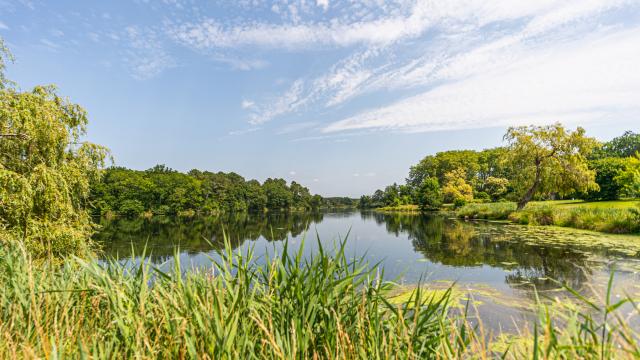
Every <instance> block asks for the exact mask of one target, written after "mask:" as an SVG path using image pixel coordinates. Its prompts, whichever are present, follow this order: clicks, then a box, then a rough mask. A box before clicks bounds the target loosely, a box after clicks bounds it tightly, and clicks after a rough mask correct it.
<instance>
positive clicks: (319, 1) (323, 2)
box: [316, 0, 329, 11]
mask: <svg viewBox="0 0 640 360" xmlns="http://www.w3.org/2000/svg"><path fill="white" fill-rule="evenodd" d="M316 5H317V6H320V7H321V8H322V9H323V10H324V11H327V9H328V8H329V0H316Z"/></svg>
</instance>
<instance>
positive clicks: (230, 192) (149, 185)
mask: <svg viewBox="0 0 640 360" xmlns="http://www.w3.org/2000/svg"><path fill="white" fill-rule="evenodd" d="M91 189H92V190H91V202H92V205H93V208H94V213H95V214H96V215H106V214H118V215H125V216H137V215H140V214H145V213H146V214H149V215H151V214H156V215H158V214H163V215H176V214H177V215H196V214H199V215H208V214H216V213H222V212H224V213H230V212H263V211H265V210H285V211H290V210H312V209H319V208H323V207H343V206H356V200H353V199H348V198H328V199H323V198H322V197H321V196H320V195H312V194H311V193H310V192H309V189H308V188H306V187H304V186H302V185H300V184H299V183H297V182H295V181H292V182H291V184H287V181H286V180H284V179H271V178H270V179H267V180H266V181H264V183H262V184H261V183H260V182H259V181H257V180H245V179H244V178H243V177H242V176H240V175H238V174H236V173H233V172H231V173H223V172H217V173H213V172H209V171H200V170H191V171H189V172H188V173H186V174H185V173H181V172H178V171H175V170H172V169H170V168H168V167H166V166H164V165H156V166H155V167H153V168H151V169H148V170H144V171H139V170H131V169H126V168H122V167H111V168H108V169H106V170H105V172H104V176H103V178H102V181H101V182H99V183H96V184H94V185H93V186H92V188H91Z"/></svg>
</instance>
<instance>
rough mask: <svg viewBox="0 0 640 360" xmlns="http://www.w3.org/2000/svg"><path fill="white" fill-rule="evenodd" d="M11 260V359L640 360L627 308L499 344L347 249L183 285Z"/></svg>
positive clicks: (242, 259) (70, 264) (555, 310)
mask: <svg viewBox="0 0 640 360" xmlns="http://www.w3.org/2000/svg"><path fill="white" fill-rule="evenodd" d="M0 259H2V261H0V287H1V288H2V289H3V291H2V292H0V353H1V354H4V356H6V357H8V358H63V357H73V358H76V357H77V358H196V357H197V358H214V359H232V358H233V359H235V358H242V359H251V358H255V359H258V358H260V359H265V358H266V359H293V358H300V359H303V358H310V359H316V358H332V359H333V358H345V359H388V358H401V359H425V358H486V357H497V356H499V357H503V356H504V357H506V358H517V359H520V358H540V357H545V358H594V359H595V358H610V357H616V358H632V357H634V356H640V348H639V346H638V343H637V342H636V341H637V339H638V338H637V334H635V333H634V332H633V331H632V330H631V329H629V328H627V327H626V324H627V322H626V321H625V319H622V318H621V317H618V315H617V314H616V312H615V310H616V309H618V308H619V306H620V305H622V304H623V303H625V302H627V301H629V299H623V300H621V302H619V303H609V302H607V303H606V304H605V305H606V306H605V305H603V306H597V305H595V304H593V303H591V302H590V301H587V300H585V304H586V305H585V306H590V307H592V309H591V310H590V311H589V312H587V311H585V310H584V309H585V308H584V306H573V305H572V306H571V307H568V308H566V309H565V310H560V309H561V307H562V303H558V304H555V305H554V306H552V307H542V308H541V312H540V314H541V317H540V320H539V323H538V324H536V325H535V326H533V327H528V326H527V327H524V326H523V328H522V329H521V331H520V333H519V334H518V335H517V336H516V335H515V334H512V335H508V334H488V333H486V332H485V331H484V330H483V328H482V326H481V325H475V326H471V325H470V323H469V322H467V321H466V319H465V317H463V316H462V314H461V313H460V312H459V311H451V308H450V306H449V304H450V301H451V292H450V291H442V290H438V291H436V292H429V291H428V290H423V288H420V287H417V288H416V290H415V291H412V292H411V293H410V294H409V295H405V296H403V297H402V298H401V299H400V300H398V297H396V298H393V297H391V296H390V294H391V293H392V292H393V291H394V288H395V286H394V285H393V284H391V283H387V282H381V281H377V280H376V279H378V278H379V276H378V274H379V271H381V269H376V268H375V267H374V268H368V267H366V266H365V264H364V263H363V262H362V261H361V260H349V259H348V258H347V257H346V256H345V254H344V251H343V250H342V249H338V250H337V251H335V252H333V251H332V252H330V253H329V252H326V251H324V250H322V249H320V250H319V251H318V252H317V253H316V254H315V255H314V257H313V258H311V259H309V260H304V259H303V258H302V252H301V251H300V252H297V253H294V254H290V253H288V252H287V250H286V246H285V250H284V251H283V253H282V254H281V255H279V256H273V257H271V258H268V259H266V264H264V265H262V266H258V265H256V263H255V262H254V261H253V259H252V255H251V252H250V251H249V252H247V253H245V254H244V255H235V254H233V253H232V252H231V251H230V250H227V251H225V252H224V253H222V254H221V259H220V260H213V259H212V268H211V269H210V270H208V271H195V270H192V271H189V272H184V270H185V269H182V268H180V264H179V262H178V263H176V264H175V269H174V270H173V271H172V272H171V273H165V272H161V271H159V270H157V269H153V268H150V267H149V266H135V267H133V266H129V267H126V266H122V265H119V264H117V263H115V262H111V263H108V264H104V265H102V266H100V265H97V264H95V263H93V262H85V261H82V260H79V259H67V260H65V261H64V262H63V264H62V266H60V265H55V266H49V265H47V264H46V263H42V262H34V261H32V260H30V259H29V257H28V256H27V255H26V254H25V253H24V251H23V250H22V249H20V248H16V247H9V248H6V247H5V248H2V249H0ZM173 274H184V275H183V276H174V275H173ZM590 304H593V305H592V306H591V305H590ZM583 305H584V304H583ZM580 309H581V310H580ZM551 314H554V315H553V316H552V315H551ZM625 315H626V313H625ZM634 316H637V314H636V313H635V312H634ZM552 319H553V320H552ZM558 319H559V320H558ZM603 321H607V322H609V325H608V326H607V327H606V328H604V327H603V326H602V324H603ZM476 324H477V322H476Z"/></svg>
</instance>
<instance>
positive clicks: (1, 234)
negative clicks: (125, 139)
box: [0, 86, 107, 255]
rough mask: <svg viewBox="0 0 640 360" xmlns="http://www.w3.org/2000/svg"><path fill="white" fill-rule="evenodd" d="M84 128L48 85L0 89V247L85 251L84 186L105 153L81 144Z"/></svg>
mask: <svg viewBox="0 0 640 360" xmlns="http://www.w3.org/2000/svg"><path fill="white" fill-rule="evenodd" d="M86 125H87V114H86V112H85V111H84V109H82V108H81V107H80V106H79V105H76V104H73V103H71V102H69V101H68V100H66V99H64V98H62V97H60V96H59V95H58V94H57V93H56V89H55V88H54V87H53V86H37V87H35V88H34V89H33V90H32V91H29V92H21V91H18V90H16V89H13V88H11V87H7V88H4V89H1V90H0V241H2V242H7V241H13V240H21V241H23V242H24V243H25V244H26V245H27V247H28V248H29V250H30V251H32V252H34V253H35V254H41V255H43V254H51V255H63V254H69V253H80V252H82V251H85V250H86V249H87V248H88V247H87V244H88V237H89V235H90V234H91V233H92V222H91V220H90V218H89V213H88V211H87V208H88V202H87V200H88V196H89V191H90V190H89V187H90V184H91V183H95V182H97V180H98V179H99V177H100V171H99V169H100V167H101V166H103V163H104V160H105V157H106V156H107V151H106V149H105V148H102V147H100V146H98V145H95V144H91V143H88V142H82V141H81V136H82V135H84V133H85V127H86Z"/></svg>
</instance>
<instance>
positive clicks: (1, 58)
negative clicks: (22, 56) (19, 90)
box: [0, 38, 13, 90]
mask: <svg viewBox="0 0 640 360" xmlns="http://www.w3.org/2000/svg"><path fill="white" fill-rule="evenodd" d="M5 60H9V61H13V55H12V54H11V52H10V51H9V49H7V47H6V46H5V44H4V40H3V39H2V38H0V90H2V89H4V88H6V87H7V86H8V85H12V82H11V81H9V80H8V79H7V78H6V77H5V75H4V69H5V67H6V63H5Z"/></svg>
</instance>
